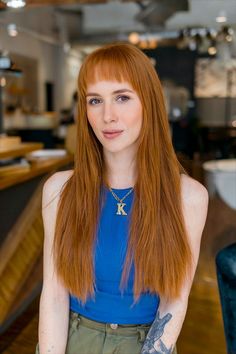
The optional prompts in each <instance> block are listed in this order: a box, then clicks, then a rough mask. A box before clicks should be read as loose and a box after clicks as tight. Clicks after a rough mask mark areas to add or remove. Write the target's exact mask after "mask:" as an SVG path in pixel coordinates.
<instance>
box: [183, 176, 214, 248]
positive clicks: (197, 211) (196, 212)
mask: <svg viewBox="0 0 236 354" xmlns="http://www.w3.org/2000/svg"><path fill="white" fill-rule="evenodd" d="M181 197H182V210H183V216H184V220H185V225H186V230H187V233H188V235H189V240H190V243H191V244H193V248H194V249H195V250H197V248H198V245H199V242H200V240H201V236H202V232H203V229H204V225H205V222H206V218H207V211H208V199H209V197H208V191H207V189H206V188H205V187H204V186H203V185H202V184H201V183H199V182H198V181H197V180H195V179H193V178H192V177H189V176H188V175H184V174H182V175H181Z"/></svg>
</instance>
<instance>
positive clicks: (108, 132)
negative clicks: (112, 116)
mask: <svg viewBox="0 0 236 354" xmlns="http://www.w3.org/2000/svg"><path fill="white" fill-rule="evenodd" d="M122 132H123V130H104V131H103V135H104V137H105V138H107V139H114V138H116V137H117V136H119V135H121V134H122Z"/></svg>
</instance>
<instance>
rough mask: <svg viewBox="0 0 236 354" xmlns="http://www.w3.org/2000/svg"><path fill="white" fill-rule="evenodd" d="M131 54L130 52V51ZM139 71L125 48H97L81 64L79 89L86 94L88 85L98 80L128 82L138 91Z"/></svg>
mask: <svg viewBox="0 0 236 354" xmlns="http://www.w3.org/2000/svg"><path fill="white" fill-rule="evenodd" d="M129 54H130V53H129ZM138 71H139V70H137V68H136V66H135V65H134V60H133V58H132V56H131V55H129V56H128V55H127V53H125V51H124V48H123V49H121V50H120V48H118V47H113V48H111V47H109V46H108V47H107V48H103V49H98V50H95V51H94V52H93V53H92V54H90V55H89V56H88V57H87V58H86V59H85V61H84V63H83V64H82V66H81V69H80V74H79V91H80V92H81V94H83V95H85V92H86V89H87V86H88V85H89V84H94V83H96V82H98V81H103V80H104V81H118V82H128V83H129V84H130V85H131V86H132V87H133V88H134V90H135V91H137V93H138V91H139V90H138V86H139V83H138V81H137V80H138Z"/></svg>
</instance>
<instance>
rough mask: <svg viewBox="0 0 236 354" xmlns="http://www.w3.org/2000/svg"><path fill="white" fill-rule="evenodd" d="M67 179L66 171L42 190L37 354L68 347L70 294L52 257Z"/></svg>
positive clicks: (54, 352)
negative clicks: (63, 189) (40, 279)
mask: <svg viewBox="0 0 236 354" xmlns="http://www.w3.org/2000/svg"><path fill="white" fill-rule="evenodd" d="M66 176H67V177H68V172H67V171H66V172H59V173H56V174H55V175H53V176H52V177H51V178H49V180H47V182H46V183H45V185H44V188H43V199H42V215H43V223H44V251H43V252H44V255H43V257H44V260H43V289H42V293H41V298H40V310H39V350H40V354H48V353H50V354H64V353H65V349H66V344H67V333H68V321H69V294H68V292H67V290H66V289H65V288H64V287H63V285H62V284H61V282H60V279H59V278H58V277H57V274H56V270H55V267H54V262H53V257H52V246H53V238H54V231H55V222H56V213H57V206H58V201H59V194H60V190H61V188H62V185H63V184H64V183H65V181H66V179H65V177H66Z"/></svg>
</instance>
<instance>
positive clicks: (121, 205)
mask: <svg viewBox="0 0 236 354" xmlns="http://www.w3.org/2000/svg"><path fill="white" fill-rule="evenodd" d="M109 190H110V192H111V194H112V195H113V197H114V198H115V199H116V200H117V201H118V202H119V203H117V211H116V215H127V213H126V212H125V210H124V207H125V206H126V204H125V203H123V201H124V200H125V198H127V197H128V195H130V193H132V192H133V190H134V188H131V189H130V190H129V191H128V193H126V195H125V196H124V197H123V198H119V197H118V196H117V195H116V193H115V192H114V191H113V190H112V189H111V188H110V187H109Z"/></svg>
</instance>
